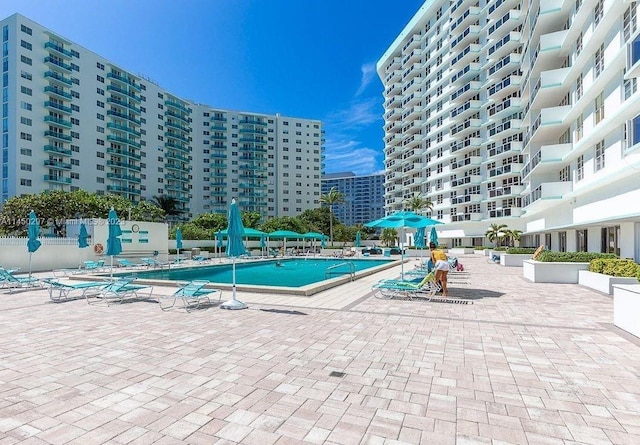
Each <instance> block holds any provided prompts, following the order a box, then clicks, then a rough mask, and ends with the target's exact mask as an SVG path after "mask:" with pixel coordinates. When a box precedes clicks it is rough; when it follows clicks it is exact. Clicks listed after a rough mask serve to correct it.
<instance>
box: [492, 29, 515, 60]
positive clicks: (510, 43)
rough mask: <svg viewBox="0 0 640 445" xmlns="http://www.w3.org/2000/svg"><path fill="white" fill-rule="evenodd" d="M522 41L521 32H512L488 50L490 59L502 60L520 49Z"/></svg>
mask: <svg viewBox="0 0 640 445" xmlns="http://www.w3.org/2000/svg"><path fill="white" fill-rule="evenodd" d="M521 40H522V35H521V34H520V33H519V32H517V31H511V32H510V33H509V34H507V35H505V36H504V37H502V38H501V39H500V40H498V41H497V42H496V43H494V44H493V45H491V46H490V47H489V49H488V50H487V54H488V58H489V59H491V60H498V59H501V58H502V57H504V56H506V55H507V54H509V53H511V52H513V51H514V50H515V49H516V48H518V46H519V45H520V42H521Z"/></svg>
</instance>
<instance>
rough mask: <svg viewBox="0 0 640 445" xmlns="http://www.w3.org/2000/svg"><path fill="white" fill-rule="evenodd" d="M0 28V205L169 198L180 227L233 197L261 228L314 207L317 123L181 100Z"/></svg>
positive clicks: (60, 47)
mask: <svg viewBox="0 0 640 445" xmlns="http://www.w3.org/2000/svg"><path fill="white" fill-rule="evenodd" d="M0 29H2V92H3V94H2V115H1V117H2V147H1V149H2V166H1V171H0V180H1V181H0V197H1V198H2V200H3V201H4V200H6V199H8V198H9V197H12V196H15V195H21V194H30V193H39V192H40V191H42V190H78V189H83V190H87V191H91V192H97V193H101V194H107V193H109V194H117V195H122V196H124V197H126V198H128V199H129V200H131V201H132V202H138V201H140V200H144V199H152V198H153V197H154V196H170V197H173V198H175V199H176V200H177V201H178V202H179V203H180V208H181V210H183V211H184V214H183V215H182V216H183V217H184V218H187V219H188V218H190V217H192V216H195V215H197V214H199V213H204V212H226V211H227V209H228V206H229V204H230V203H231V199H232V198H237V199H238V201H239V202H240V205H241V208H242V209H243V210H248V211H257V212H260V213H261V214H262V215H263V216H264V217H271V216H295V215H297V214H298V213H300V212H302V211H304V210H306V209H308V208H315V207H317V206H318V205H319V204H318V200H319V197H320V191H321V183H320V178H321V175H322V169H323V143H324V134H323V130H322V123H321V122H320V121H318V120H310V119H299V118H285V117H282V116H280V115H264V114H258V113H250V112H233V111H228V110H219V109H214V108H212V107H210V106H206V105H200V104H197V103H194V102H193V101H190V100H185V99H182V98H180V97H178V96H176V95H175V94H173V93H171V92H169V91H167V90H165V89H163V88H161V87H160V86H159V85H157V84H156V83H154V82H152V81H150V80H149V79H147V78H145V77H143V76H140V75H136V74H133V73H131V72H129V71H127V70H126V69H124V68H122V67H120V66H117V65H116V64H114V63H112V62H110V61H109V60H106V59H105V58H103V57H101V56H99V55H97V54H95V53H93V52H91V51H89V50H87V49H85V48H83V47H81V46H79V45H78V44H76V43H74V42H71V41H69V40H67V39H65V38H64V37H62V36H60V35H59V34H57V33H56V32H54V31H51V30H49V29H47V28H44V27H42V26H41V25H39V24H37V23H35V22H33V21H31V20H29V19H28V18H26V17H24V16H22V15H20V14H14V15H12V16H11V17H8V18H6V19H4V20H2V21H0Z"/></svg>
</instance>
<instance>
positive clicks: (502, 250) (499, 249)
mask: <svg viewBox="0 0 640 445" xmlns="http://www.w3.org/2000/svg"><path fill="white" fill-rule="evenodd" d="M507 249H508V247H504V246H500V247H494V248H491V250H495V251H496V252H506V251H507Z"/></svg>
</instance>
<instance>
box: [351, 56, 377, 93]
mask: <svg viewBox="0 0 640 445" xmlns="http://www.w3.org/2000/svg"><path fill="white" fill-rule="evenodd" d="M360 71H362V77H361V79H360V86H359V87H358V90H357V91H356V94H355V96H356V97H357V96H360V95H361V94H362V93H364V91H365V90H366V89H367V87H368V86H369V84H371V81H373V79H374V78H375V75H376V64H375V62H370V63H365V64H364V65H362V66H361V67H360Z"/></svg>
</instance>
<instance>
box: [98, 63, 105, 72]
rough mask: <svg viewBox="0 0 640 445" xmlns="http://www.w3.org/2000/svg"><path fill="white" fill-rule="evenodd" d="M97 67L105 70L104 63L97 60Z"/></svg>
mask: <svg viewBox="0 0 640 445" xmlns="http://www.w3.org/2000/svg"><path fill="white" fill-rule="evenodd" d="M96 67H97V68H98V69H99V70H103V71H104V65H103V64H101V63H100V62H97V63H96Z"/></svg>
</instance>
